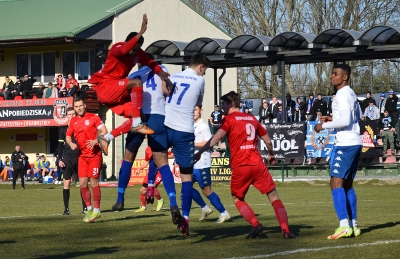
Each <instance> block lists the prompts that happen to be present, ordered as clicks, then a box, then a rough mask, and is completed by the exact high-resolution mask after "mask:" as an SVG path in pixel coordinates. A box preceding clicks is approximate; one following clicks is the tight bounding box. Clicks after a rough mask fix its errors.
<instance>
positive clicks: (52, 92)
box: [43, 82, 58, 98]
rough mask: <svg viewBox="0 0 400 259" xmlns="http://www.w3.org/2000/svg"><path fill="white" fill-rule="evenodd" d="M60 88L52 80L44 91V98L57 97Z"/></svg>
mask: <svg viewBox="0 0 400 259" xmlns="http://www.w3.org/2000/svg"><path fill="white" fill-rule="evenodd" d="M57 97H58V90H57V88H55V87H54V85H53V83H52V82H49V83H48V84H47V88H46V89H44V91H43V98H57Z"/></svg>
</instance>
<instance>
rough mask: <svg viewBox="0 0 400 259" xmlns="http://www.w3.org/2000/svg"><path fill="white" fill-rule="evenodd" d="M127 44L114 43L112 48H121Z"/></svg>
mask: <svg viewBox="0 0 400 259" xmlns="http://www.w3.org/2000/svg"><path fill="white" fill-rule="evenodd" d="M124 44H125V43H124V42H122V41H121V42H116V43H114V44H113V45H112V46H111V49H115V48H120V47H122V46H123V45H124Z"/></svg>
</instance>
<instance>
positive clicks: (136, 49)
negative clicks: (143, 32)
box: [125, 31, 144, 55]
mask: <svg viewBox="0 0 400 259" xmlns="http://www.w3.org/2000/svg"><path fill="white" fill-rule="evenodd" d="M136 35H138V33H137V32H135V31H134V32H131V33H129V34H128V36H126V39H125V42H128V41H130V40H131V39H132V38H133V37H135V36H136ZM143 42H144V38H143V36H140V38H139V40H138V41H137V43H136V45H135V47H133V49H132V50H131V51H129V53H128V54H130V55H135V54H136V53H137V52H138V51H139V49H140V48H141V47H142V45H143Z"/></svg>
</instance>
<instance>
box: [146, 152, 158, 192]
mask: <svg viewBox="0 0 400 259" xmlns="http://www.w3.org/2000/svg"><path fill="white" fill-rule="evenodd" d="M156 175H157V167H156V164H154V160H153V159H150V161H149V171H148V173H147V181H148V183H149V184H151V185H153V186H154V181H155V179H156Z"/></svg>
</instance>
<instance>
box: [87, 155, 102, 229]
mask: <svg viewBox="0 0 400 259" xmlns="http://www.w3.org/2000/svg"><path fill="white" fill-rule="evenodd" d="M102 164H103V157H102V156H101V154H100V155H95V156H94V157H91V158H90V159H89V172H91V174H90V186H91V187H92V191H93V212H92V213H91V214H90V217H89V222H93V221H95V220H96V219H97V218H100V200H101V191H100V186H99V175H100V169H101V165H102Z"/></svg>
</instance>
